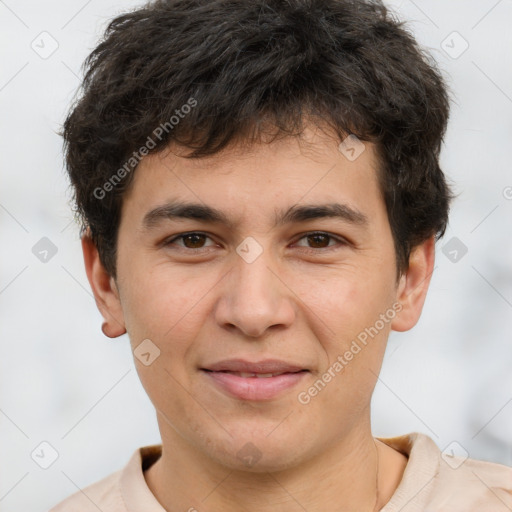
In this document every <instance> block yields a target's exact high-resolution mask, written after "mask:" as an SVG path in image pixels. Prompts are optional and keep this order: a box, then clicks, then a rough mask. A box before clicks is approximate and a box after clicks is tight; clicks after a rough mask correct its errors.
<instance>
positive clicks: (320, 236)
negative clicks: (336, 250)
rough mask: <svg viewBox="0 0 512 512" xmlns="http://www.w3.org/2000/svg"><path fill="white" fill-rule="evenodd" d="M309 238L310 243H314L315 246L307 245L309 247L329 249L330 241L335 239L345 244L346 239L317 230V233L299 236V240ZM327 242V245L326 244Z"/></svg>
mask: <svg viewBox="0 0 512 512" xmlns="http://www.w3.org/2000/svg"><path fill="white" fill-rule="evenodd" d="M303 239H307V240H308V242H309V243H312V244H313V245H314V246H313V247H307V248H308V249H327V248H328V247H332V246H329V241H335V242H338V243H341V244H343V243H344V240H342V239H341V238H338V237H335V236H333V235H330V234H329V233H324V232H315V233H307V234H306V235H304V236H303V237H301V238H299V240H303ZM325 243H327V246H326V245H324V244H325Z"/></svg>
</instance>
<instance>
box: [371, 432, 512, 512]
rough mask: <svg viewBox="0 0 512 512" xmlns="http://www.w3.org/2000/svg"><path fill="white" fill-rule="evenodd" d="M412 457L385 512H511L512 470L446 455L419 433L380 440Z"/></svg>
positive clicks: (490, 463)
mask: <svg viewBox="0 0 512 512" xmlns="http://www.w3.org/2000/svg"><path fill="white" fill-rule="evenodd" d="M380 440H381V441H383V442H385V443H386V444H388V445H389V446H391V447H393V448H394V449H396V450H398V451H400V452H401V453H403V454H404V455H406V456H407V457H408V459H409V460H408V463H407V466H406V468H405V472H404V474H403V476H402V481H401V482H400V484H399V486H398V488H397V489H396V492H395V494H394V495H393V497H392V499H391V501H390V502H389V503H388V504H387V506H385V507H384V509H382V511H381V512H395V511H398V510H401V511H402V512H409V511H411V512H417V511H423V510H428V511H430V510H432V511H434V510H435V511H436V512H510V511H511V510H512V468H510V467H508V466H504V465H502V464H497V463H494V462H485V461H482V460H477V459H471V458H468V457H462V456H456V455H454V454H453V452H452V453H450V451H449V450H444V451H443V452H441V450H440V449H439V447H438V446H437V445H436V443H435V442H434V441H433V440H432V439H431V438H430V437H429V436H427V435H425V434H421V433H418V432H414V433H411V434H407V435H403V436H398V437H395V438H386V439H382V438H381V439H380Z"/></svg>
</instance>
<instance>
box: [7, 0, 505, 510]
mask: <svg viewBox="0 0 512 512" xmlns="http://www.w3.org/2000/svg"><path fill="white" fill-rule="evenodd" d="M135 5H138V3H136V2H129V1H123V2H121V1H117V2H115V1H112V0H110V1H102V2H100V1H98V0H95V1H94V0H89V2H84V1H83V0H69V1H67V2H56V1H53V2H51V1H46V2H35V1H33V0H32V1H26V2H16V1H15V0H6V1H5V2H4V1H2V2H0V38H1V46H0V52H1V61H2V66H1V71H0V106H1V113H2V117H1V119H2V123H1V130H2V131H1V136H0V158H1V162H2V165H1V171H0V172H1V195H0V222H1V237H2V239H1V240H2V241H1V244H0V253H1V259H0V261H1V266H0V312H1V323H0V343H1V345H0V432H1V437H0V511H1V512H15V511H16V512H17V511H20V510H23V511H24V512H30V511H44V510H48V508H50V506H52V505H53V504H55V503H56V502H58V501H60V500H62V499H63V498H64V497H66V496H68V495H69V494H71V493H73V492H75V491H76V490H77V489H78V488H82V487H84V486H86V485H88V484H90V483H92V482H94V481H97V480H99V479H100V478H102V477H104V476H106V475H107V474H109V473H111V472H112V471H114V470H117V469H118V468H120V467H121V466H123V465H124V464H125V463H126V461H127V459H128V458H129V457H130V456H131V454H132V453H133V451H134V450H135V449H136V448H137V447H139V446H142V445H147V444H153V443H158V442H159V441H160V438H159V435H158V430H157V426H156V420H155V415H154V412H153V409H152V406H151V404H150V402H149V400H148V399H147V397H146V396H145V393H144V391H143V389H142V387H141V385H140V384H139V381H138V378H137V375H136V372H135V369H134V365H133V362H132V356H131V352H130V348H129V343H128V339H127V337H126V335H125V336H123V337H122V338H119V339H117V340H109V339H108V338H105V337H104V336H103V334H102V333H101V330H100V326H101V321H102V319H101V316H100V314H99V313H98V312H97V310H96V306H95V303H94V300H93V298H92V295H91V293H90V289H89V285H88V282H87V280H86V276H85V272H84V269H83V261H82V254H81V248H80V243H79V238H78V228H77V226H76V224H74V223H73V220H72V214H71V208H70V205H69V200H70V198H71V193H70V190H69V187H68V183H67V180H66V176H65V171H64V169H63V163H62V141H61V138H60V137H59V136H58V135H57V134H56V132H57V131H58V130H59V129H60V124H61V123H62V121H63V119H64V115H65V112H66V111H67V109H68V108H69V105H70V102H71V100H72V98H73V94H74V92H75V90H76V88H77V87H78V85H79V81H80V76H81V70H80V65H81V63H82V61H83V59H84V58H85V56H86V55H87V53H88V52H89V51H90V50H91V49H92V48H93V47H94V45H95V43H96V41H97V40H98V37H99V36H100V34H101V32H102V30H103V28H104V27H105V25H106V22H107V20H108V19H110V18H111V17H113V16H114V15H115V14H117V13H119V12H121V11H123V10H126V9H129V8H131V7H132V6H135ZM388 5H390V6H393V7H394V8H395V9H396V12H397V14H398V15H399V17H400V18H402V19H405V20H408V27H409V28H410V30H411V31H413V32H414V34H415V35H416V37H417V38H418V39H419V41H420V42H421V43H422V44H424V45H425V46H426V47H428V48H430V49H431V50H430V51H431V53H432V54H433V55H434V57H435V58H436V60H437V61H438V63H439V65H440V67H441V69H442V70H443V73H444V74H445V76H447V78H448V82H449V85H450V87H451V89H452V91H453V96H454V102H453V104H452V114H451V119H450V124H449V129H448V134H447V137H446V143H445V147H444V149H443V154H442V167H443V169H444V170H445V172H446V174H447V175H448V177H449V179H450V181H451V182H453V183H454V184H455V190H456V192H457V193H458V198H457V199H456V201H455V202H454V204H453V210H452V213H451V221H450V226H449V229H448V232H447V234H446V235H445V238H444V239H443V240H442V241H441V242H440V243H439V244H438V253H437V262H436V269H435V272H434V277H433V281H432V284H431V289H430V292H429V296H428V298H427V302H426V305H425V309H424V313H423V316H422V319H421V320H420V322H419V324H418V325H417V326H416V327H415V328H414V329H413V330H412V331H410V332H408V333H402V334H397V333H393V334H392V336H391V338H390V342H389V346H388V351H387V354H386V359H385V361H384V367H383V370H382V373H381V376H380V381H379V383H378V385H377V389H376V391H375V395H374V401H373V421H374V435H376V436H394V435H399V434H403V433H407V432H412V431H421V432H424V433H426V434H428V435H430V436H431V437H432V438H433V439H434V441H435V442H436V443H437V445H438V446H439V447H440V448H441V449H444V448H445V447H446V446H447V445H449V444H450V443H452V441H457V443H459V444H460V445H461V446H462V447H463V448H464V449H465V450H466V451H467V452H469V455H470V456H471V457H473V458H478V459H485V460H491V461H495V462H500V463H504V464H508V465H512V439H511V433H512V372H511V370H510V369H511V366H512V343H511V341H512V340H511V335H510V328H511V323H512V222H511V219H512V188H510V187H512V173H511V164H510V161H511V156H512V149H511V147H512V115H511V114H512V59H511V57H512V31H511V30H510V26H511V23H512V1H511V0H501V1H497V0H478V1H477V0H472V1H468V0H464V1H463V0H450V1H441V0H437V1H426V0H415V1H412V0H403V1H398V0H395V1H393V2H388ZM43 31H46V32H48V33H49V34H51V37H52V38H54V39H55V40H56V41H57V42H58V45H59V46H58V48H57V50H56V51H55V52H54V53H53V54H52V55H51V56H49V57H48V58H47V59H43V58H41V57H40V56H39V55H38V54H37V53H36V52H35V51H34V50H33V49H32V48H31V43H32V41H34V40H35V43H34V44H38V45H39V47H42V45H43V43H41V38H42V37H48V36H40V34H41V32H43ZM453 31H457V32H458V33H459V34H460V36H461V37H462V38H464V40H466V41H467V43H468V44H469V47H468V49H467V50H466V51H465V52H464V53H462V54H461V55H460V56H458V58H453V57H451V56H449V55H448V54H447V53H446V52H445V51H444V50H443V47H442V45H443V43H442V42H443V41H446V42H445V43H444V45H446V44H447V45H449V46H448V47H447V49H448V51H449V52H451V53H452V54H453V55H455V54H457V53H459V52H460V50H461V49H462V48H463V46H462V45H463V44H464V41H463V40H462V39H461V38H460V37H459V36H457V35H453V34H452V32H453ZM447 37H448V39H447ZM44 44H45V48H46V50H48V49H49V48H51V46H50V44H51V40H50V39H46V40H45V43H44ZM444 45H443V46H444ZM449 47H452V48H451V49H450V48H449ZM507 187H508V188H507ZM507 198H508V199H507ZM42 237H48V238H49V239H50V240H51V241H52V243H53V244H55V246H56V248H57V251H58V252H57V253H56V255H55V256H53V257H52V258H51V259H50V260H49V261H48V262H46V263H43V262H41V261H40V260H39V259H38V258H36V257H35V255H34V254H33V253H32V247H33V246H34V245H35V244H36V243H37V242H38V241H39V240H40V239H41V238H42ZM452 237H457V238H458V239H459V240H460V241H461V242H462V243H464V245H465V246H466V247H467V249H468V252H467V254H465V255H464V256H463V257H460V255H459V259H458V261H457V262H455V263H454V262H452V261H450V259H449V258H448V257H447V256H445V254H443V252H442V248H443V246H444V245H445V244H446V243H447V242H448V241H449V240H450V239H451V238H452ZM42 441H47V442H49V443H50V444H51V445H52V446H53V447H54V448H55V450H56V451H57V452H58V455H59V456H58V459H57V460H56V461H55V463H54V464H53V465H51V466H50V467H49V469H46V470H44V469H42V468H40V467H39V466H38V465H37V464H36V463H35V462H34V461H33V460H32V459H31V455H30V454H31V453H32V451H33V450H34V449H36V447H38V446H39V444H40V443H41V442H42ZM452 446H453V445H452ZM39 450H40V449H39ZM457 450H458V451H461V450H462V448H456V450H455V451H457ZM45 453H46V456H48V453H50V450H49V449H48V448H47V449H46V451H45Z"/></svg>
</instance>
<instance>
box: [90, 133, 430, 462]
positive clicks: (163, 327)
mask: <svg viewBox="0 0 512 512" xmlns="http://www.w3.org/2000/svg"><path fill="white" fill-rule="evenodd" d="M189 203H190V204H191V205H196V206H195V207H194V206H190V207H188V208H187V207H184V206H185V205H187V204H189ZM197 206H200V207H202V208H198V207H197ZM117 254H118V256H117V280H116V282H115V283H114V282H113V280H111V281H110V283H111V292H109V291H108V290H107V287H106V286H105V287H104V289H103V290H99V288H100V287H99V286H98V285H97V282H96V288H95V294H96V295H97V297H98V295H101V293H103V294H104V296H103V298H102V299H101V301H102V304H103V306H102V307H101V308H102V311H103V313H104V315H105V317H106V318H109V317H110V318H113V317H115V318H117V320H118V321H120V322H121V323H123V325H124V326H125V327H126V329H127V331H128V334H129V337H130V341H131V345H132V349H133V350H134V352H135V354H136V355H137V354H138V356H139V357H135V364H136V366H137V370H138V372H139V376H140V379H141V381H142V384H143V386H144V388H145V389H146V391H147V393H148V395H149V397H150V399H151V401H152V402H153V404H154V406H155V408H156V410H157V415H158V420H159V425H160V429H161V433H162V438H163V442H164V444H165V442H166V438H167V439H174V440H176V439H179V440H180V442H181V443H183V444H185V445H187V446H188V447H189V449H190V450H191V451H194V452H195V453H196V454H200V455H204V456H208V458H209V460H213V461H216V462H218V463H220V464H222V465H224V466H227V467H231V468H242V467H244V468H247V460H248V459H247V456H249V458H251V457H252V459H251V460H255V461H257V464H254V467H253V470H254V471H267V470H269V469H274V470H275V469H284V468H287V467H292V466H293V465H296V464H298V463H300V462H301V461H306V460H307V459H309V458H312V457H315V456H317V455H319V454H321V453H322V452H325V451H326V450H328V448H329V447H332V446H333V445H335V444H336V443H343V442H345V441H346V440H348V439H351V440H354V439H355V438H357V437H358V436H362V435H366V434H367V433H368V432H369V429H370V424H369V421H370V413H369V406H370V399H371V395H372V392H373V389H374V386H375V383H376V380H377V375H378V373H379V370H380V366H381V362H382V358H383V354H384V350H385V346H386V340H387V337H388V334H389V331H390V330H391V329H392V328H394V329H396V330H405V329H408V328H410V327H411V326H412V325H413V324H414V323H415V322H416V320H417V317H418V315H419V312H420V310H421V306H422V304H423V298H424V292H425V291H426V284H427V283H428V279H426V277H427V276H426V273H427V272H428V268H429V265H431V264H433V263H432V261H431V259H432V246H431V245H428V244H426V245H425V246H424V247H423V248H421V249H418V250H417V251H416V252H415V253H413V256H412V258H413V260H412V265H411V267H410V270H409V274H407V273H406V274H405V275H404V276H402V277H401V278H400V279H398V280H397V275H396V271H395V262H396V259H395V250H394V244H393V238H392V235H391V230H390V226H389V222H388V218H387V214H386V208H385V204H384V201H383V198H382V195H381V192H380V189H379V184H378V180H377V160H376V157H375V152H374V147H373V146H372V145H371V144H370V143H365V150H364V151H363V153H362V154H361V155H360V156H359V157H358V158H357V159H356V160H354V161H350V160H349V159H347V158H346V156H345V155H344V154H342V153H341V152H340V151H339V149H338V143H337V142H336V140H335V139H334V138H330V137H328V136H327V135H326V134H325V133H321V132H318V131H314V130H312V129H311V130H308V131H306V133H305V134H304V136H303V140H299V139H297V138H286V139H281V140H279V141H275V142H272V143H270V144H266V143H261V144H255V145H253V146H251V147H250V148H245V149H243V150H242V149H241V148H236V147H231V148H228V149H226V150H224V151H222V152H221V153H218V154H217V155H215V156H213V157H208V158H201V159H186V158H183V157H180V156H177V155H176V154H174V153H166V154H160V155H150V156H147V157H145V159H144V160H143V161H142V162H141V163H140V165H139V167H138V168H137V171H136V174H135V176H134V180H133V183H132V184H131V187H130V189H129V191H128V192H127V193H126V195H125V198H124V203H123V208H122V219H121V223H120V227H119V235H118V253H117ZM415 255H416V256H415ZM414 258H416V260H417V263H418V264H416V263H415V262H414V261H415V260H414ZM93 259H94V258H91V261H92V260H93ZM95 261H96V265H97V267H96V268H99V263H98V260H97V259H96V260H95ZM86 265H87V257H86ZM88 267H91V268H92V267H93V265H92V263H91V265H88ZM91 268H88V275H89V278H90V280H91V284H93V288H94V281H95V277H94V271H93V270H91ZM418 269H419V270H418ZM415 272H416V273H415ZM421 279H423V281H421ZM96 281H97V280H96ZM425 281H426V283H425ZM420 282H423V283H424V284H423V285H422V286H420V287H419V288H420V289H421V293H418V291H417V289H418V283H420ZM407 295H408V296H407ZM144 340H150V341H144ZM141 343H143V344H142V345H141ZM141 354H142V356H141ZM254 374H259V375H260V377H258V376H254ZM269 374H272V375H273V376H269ZM276 374H281V375H276Z"/></svg>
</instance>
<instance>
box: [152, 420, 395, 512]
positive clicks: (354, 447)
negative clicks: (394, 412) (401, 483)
mask: <svg viewBox="0 0 512 512" xmlns="http://www.w3.org/2000/svg"><path fill="white" fill-rule="evenodd" d="M167 427H169V426H168V425H167ZM161 432H162V439H163V450H162V456H161V458H160V459H159V460H158V461H157V462H156V463H155V464H154V465H153V466H152V467H151V468H150V469H149V470H148V471H146V473H145V478H146V481H147V484H148V486H149V488H150V490H151V492H152V493H153V494H154V495H155V497H156V498H157V500H158V501H159V502H160V503H161V504H162V506H163V507H164V508H165V509H166V510H169V511H171V512H174V511H178V510H192V511H193V510H194V509H196V510H197V511H199V512H208V511H217V510H222V511H223V512H235V511H237V512H238V511H239V510H240V504H241V503H243V505H244V507H243V508H244V511H246V512H256V511H258V512H292V511H296V510H300V509H302V510H304V509H305V510H307V511H308V512H320V511H322V512H323V511H325V510H332V511H336V512H348V511H353V510H358V511H360V512H375V511H377V510H379V509H380V501H381V499H382V496H378V485H377V482H378V480H380V478H381V476H380V477H379V473H380V474H382V470H381V471H380V472H379V471H378V469H379V466H382V463H383V462H385V461H382V460H381V461H380V464H379V453H380V454H381V457H380V459H382V455H384V456H385V455H386V453H385V449H384V452H383V446H385V445H382V444H381V443H379V442H377V443H376V441H375V440H374V438H373V436H372V435H371V431H370V430H369V429H367V430H365V431H363V432H361V431H358V432H353V433H350V435H348V436H345V437H344V438H343V439H341V440H339V441H338V442H337V443H336V444H334V445H332V444H329V446H328V447H326V449H325V451H324V452H319V453H318V454H316V455H315V456H314V457H312V458H310V459H308V460H303V461H300V462H298V463H297V464H295V465H294V466H293V467H290V468H288V469H285V470H280V471H263V472H254V471H248V470H240V469H231V468H228V467H226V466H223V465H221V464H219V463H217V462H216V461H214V460H213V459H212V458H210V457H205V456H204V454H203V453H202V452H198V451H197V450H196V449H194V448H193V447H191V446H190V445H189V444H188V443H186V442H185V441H184V439H183V438H182V437H181V436H179V435H178V434H177V433H176V432H175V431H174V430H173V429H172V428H166V429H165V430H164V429H162V428H161ZM164 432H165V435H164ZM379 445H380V446H379ZM386 448H388V447H386ZM393 490H394V489H393Z"/></svg>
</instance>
